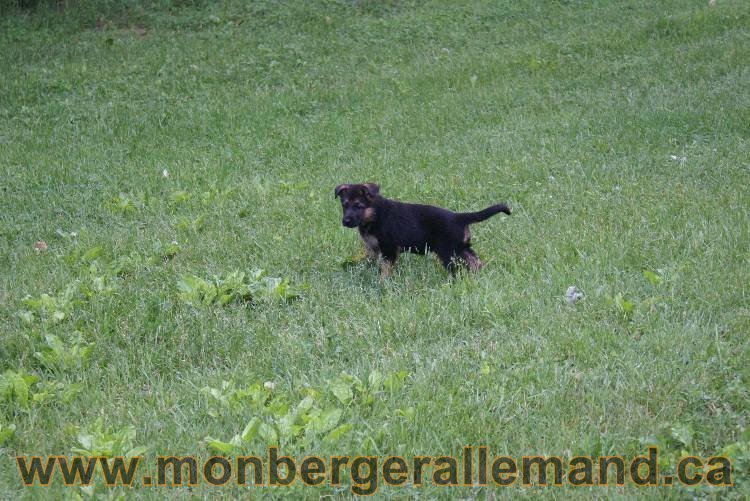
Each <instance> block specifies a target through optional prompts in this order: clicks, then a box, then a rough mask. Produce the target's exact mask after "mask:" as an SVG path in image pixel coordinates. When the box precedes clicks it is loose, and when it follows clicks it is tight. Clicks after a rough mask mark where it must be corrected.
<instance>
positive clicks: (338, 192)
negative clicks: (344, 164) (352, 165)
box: [333, 184, 349, 198]
mask: <svg viewBox="0 0 750 501" xmlns="http://www.w3.org/2000/svg"><path fill="white" fill-rule="evenodd" d="M348 189H349V185H348V184H340V185H338V186H336V188H334V190H333V198H337V197H340V196H341V194H342V193H343V192H345V191H346V190H348Z"/></svg>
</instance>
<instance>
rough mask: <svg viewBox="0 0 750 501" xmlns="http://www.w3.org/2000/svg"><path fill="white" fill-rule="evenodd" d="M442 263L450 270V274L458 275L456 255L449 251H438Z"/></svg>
mask: <svg viewBox="0 0 750 501" xmlns="http://www.w3.org/2000/svg"><path fill="white" fill-rule="evenodd" d="M436 253H437V255H438V258H440V263H441V264H442V265H443V267H444V268H445V269H446V270H448V273H450V274H451V276H452V275H455V274H456V262H455V260H454V257H455V254H454V253H453V251H451V250H449V249H439V250H437V251H436Z"/></svg>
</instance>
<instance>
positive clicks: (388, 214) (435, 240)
mask: <svg viewBox="0 0 750 501" xmlns="http://www.w3.org/2000/svg"><path fill="white" fill-rule="evenodd" d="M334 197H339V198H341V207H342V209H343V212H344V215H343V218H342V220H341V222H342V224H343V225H344V226H346V227H347V228H358V229H359V236H360V237H362V241H363V242H364V244H365V254H366V255H367V257H369V258H377V257H378V256H380V257H382V263H381V276H388V275H390V274H391V272H392V271H393V265H394V263H395V262H396V259H397V258H398V255H399V253H400V252H402V251H408V252H414V253H417V254H425V253H426V252H428V251H431V252H434V253H436V254H437V255H438V257H439V258H440V262H441V263H442V264H443V266H444V267H445V268H446V269H447V270H448V271H450V273H451V274H453V273H455V260H456V259H459V260H460V261H463V263H464V264H465V265H466V266H468V268H469V270H471V271H477V270H479V268H481V266H482V262H481V261H480V260H479V258H478V257H477V255H476V254H475V253H474V251H473V250H472V248H471V234H470V233H469V225H470V224H472V223H478V222H480V221H484V220H485V219H487V218H489V217H492V216H494V215H495V214H497V213H499V212H504V213H505V214H510V209H508V206H507V205H505V204H497V205H492V206H490V207H487V208H486V209H484V210H481V211H479V212H451V211H449V210H446V209H441V208H440V207H433V206H432V205H418V204H407V203H403V202H399V201H397V200H389V199H387V198H383V197H382V196H380V187H379V186H378V185H377V184H373V183H367V184H340V185H338V186H336V189H335V190H334Z"/></svg>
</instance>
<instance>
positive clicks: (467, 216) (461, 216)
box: [456, 204, 510, 224]
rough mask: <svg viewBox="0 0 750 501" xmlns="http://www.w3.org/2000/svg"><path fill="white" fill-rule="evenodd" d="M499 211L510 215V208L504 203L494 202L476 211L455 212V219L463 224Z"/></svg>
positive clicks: (477, 220) (483, 218)
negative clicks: (494, 203)
mask: <svg viewBox="0 0 750 501" xmlns="http://www.w3.org/2000/svg"><path fill="white" fill-rule="evenodd" d="M499 212H504V213H506V214H508V215H510V209H509V208H508V206H507V205H505V204H496V205H491V206H489V207H487V208H486V209H484V210H480V211H478V212H459V213H457V214H456V220H457V221H458V222H460V223H463V224H472V223H478V222H480V221H484V220H485V219H489V218H491V217H492V216H494V215H495V214H497V213H499Z"/></svg>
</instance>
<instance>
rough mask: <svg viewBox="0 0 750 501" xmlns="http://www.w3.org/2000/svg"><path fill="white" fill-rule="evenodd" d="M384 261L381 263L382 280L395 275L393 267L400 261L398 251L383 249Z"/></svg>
mask: <svg viewBox="0 0 750 501" xmlns="http://www.w3.org/2000/svg"><path fill="white" fill-rule="evenodd" d="M381 253H382V257H383V260H382V261H381V262H380V278H386V277H390V276H391V275H392V274H393V266H394V265H395V264H396V259H398V251H397V250H393V249H381Z"/></svg>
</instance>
